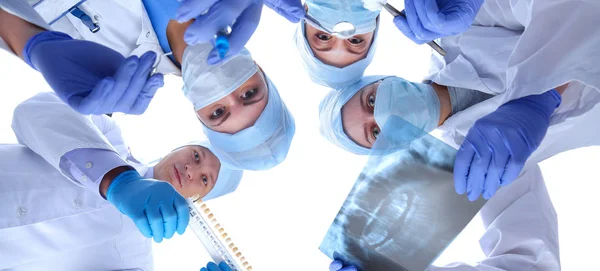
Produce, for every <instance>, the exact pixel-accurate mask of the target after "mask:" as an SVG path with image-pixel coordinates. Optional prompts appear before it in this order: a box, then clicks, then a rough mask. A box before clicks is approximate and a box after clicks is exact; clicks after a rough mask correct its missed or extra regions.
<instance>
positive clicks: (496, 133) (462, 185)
mask: <svg viewBox="0 0 600 271" xmlns="http://www.w3.org/2000/svg"><path fill="white" fill-rule="evenodd" d="M561 100H562V99H561V96H560V94H558V92H556V90H550V91H547V92H545V93H543V94H540V95H531V96H527V97H523V98H520V99H516V100H513V101H510V102H508V103H506V104H504V105H502V106H500V107H498V109H496V111H494V112H492V113H490V114H489V115H487V116H485V117H483V118H481V119H479V120H478V121H477V122H475V125H473V127H471V129H470V130H469V133H468V134H467V137H466V138H465V141H464V142H463V144H462V145H461V146H460V149H459V150H458V153H457V154H456V161H455V164H454V186H455V189H456V192H457V193H458V194H464V193H465V192H466V193H467V196H468V198H469V200H471V201H475V200H477V198H478V197H479V195H482V194H483V198H485V199H489V198H490V197H492V196H493V195H494V194H495V193H496V190H497V189H498V187H500V186H504V185H508V184H510V183H511V182H512V181H514V180H515V179H516V178H517V177H518V176H519V174H520V172H521V170H522V169H523V166H524V165H525V162H526V161H527V159H528V158H529V156H530V155H531V153H533V151H535V150H536V149H537V148H538V146H539V145H540V143H541V142H542V139H544V136H545V135H546V131H547V130H548V126H549V125H550V116H551V115H552V113H553V112H554V110H555V109H556V108H557V107H558V106H559V105H560V103H561Z"/></svg>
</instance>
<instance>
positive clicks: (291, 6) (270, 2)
mask: <svg viewBox="0 0 600 271" xmlns="http://www.w3.org/2000/svg"><path fill="white" fill-rule="evenodd" d="M264 1H265V6H267V7H269V8H270V9H272V10H274V11H275V12H277V13H278V14H279V15H281V16H283V17H284V18H286V19H287V20H288V21H290V22H292V23H298V22H300V20H302V18H304V16H305V15H306V11H305V10H304V6H303V5H302V2H301V1H300V0H264Z"/></svg>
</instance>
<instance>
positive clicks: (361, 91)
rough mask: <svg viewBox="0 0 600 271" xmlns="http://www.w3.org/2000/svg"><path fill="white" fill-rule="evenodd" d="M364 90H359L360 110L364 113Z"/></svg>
mask: <svg viewBox="0 0 600 271" xmlns="http://www.w3.org/2000/svg"><path fill="white" fill-rule="evenodd" d="M364 95H365V88H363V89H361V90H360V109H362V110H363V111H365V102H364V100H365V97H364Z"/></svg>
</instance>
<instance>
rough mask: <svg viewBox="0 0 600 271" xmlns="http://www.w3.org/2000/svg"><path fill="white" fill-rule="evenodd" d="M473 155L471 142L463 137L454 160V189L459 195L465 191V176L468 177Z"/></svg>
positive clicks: (473, 150)
mask: <svg viewBox="0 0 600 271" xmlns="http://www.w3.org/2000/svg"><path fill="white" fill-rule="evenodd" d="M474 157H475V149H474V148H473V146H472V145H471V143H470V142H469V141H468V140H466V139H465V141H464V142H463V144H462V145H461V146H460V148H459V149H458V152H457V153H456V159H455V161H454V189H455V190H456V193H458V194H459V195H462V194H464V193H465V192H467V178H468V177H469V170H470V169H471V164H472V163H473V158H474Z"/></svg>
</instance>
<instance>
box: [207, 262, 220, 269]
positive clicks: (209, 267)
mask: <svg viewBox="0 0 600 271" xmlns="http://www.w3.org/2000/svg"><path fill="white" fill-rule="evenodd" d="M206 269H208V271H221V269H220V268H219V266H218V265H217V264H216V263H213V262H210V263H208V264H207V265H206Z"/></svg>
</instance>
